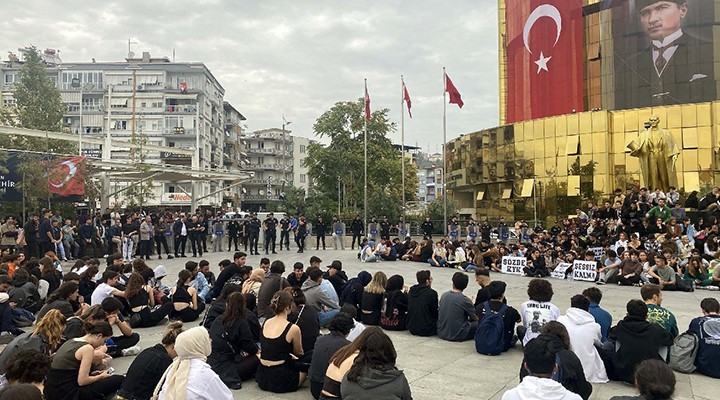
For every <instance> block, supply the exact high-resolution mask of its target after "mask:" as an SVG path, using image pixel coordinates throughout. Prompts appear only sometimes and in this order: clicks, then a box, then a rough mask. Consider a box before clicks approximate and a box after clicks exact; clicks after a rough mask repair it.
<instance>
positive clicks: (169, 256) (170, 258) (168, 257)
mask: <svg viewBox="0 0 720 400" xmlns="http://www.w3.org/2000/svg"><path fill="white" fill-rule="evenodd" d="M173 258H175V257H173V256H171V255H170V254H168V256H167V259H168V260H172V259H173Z"/></svg>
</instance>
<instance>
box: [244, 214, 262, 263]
mask: <svg viewBox="0 0 720 400" xmlns="http://www.w3.org/2000/svg"><path fill="white" fill-rule="evenodd" d="M261 226H262V223H261V222H260V220H259V219H258V217H257V213H255V212H254V213H252V218H250V220H249V221H248V222H247V223H246V224H245V232H246V233H247V235H248V240H249V241H250V255H256V256H259V255H260V253H259V252H258V239H259V237H260V227H261Z"/></svg>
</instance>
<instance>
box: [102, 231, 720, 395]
mask: <svg viewBox="0 0 720 400" xmlns="http://www.w3.org/2000/svg"><path fill="white" fill-rule="evenodd" d="M308 242H309V243H310V242H311V241H308ZM312 242H313V244H314V241H312ZM312 248H313V249H314V247H312ZM356 253H357V252H356V251H350V250H345V251H333V250H326V251H323V250H320V251H315V250H306V252H305V253H303V254H298V253H296V252H295V251H293V250H291V251H289V252H288V251H283V252H280V254H278V255H273V256H274V257H271V258H270V259H271V260H275V259H280V260H282V261H283V262H284V263H285V265H286V268H287V272H286V274H288V273H290V271H291V269H292V265H293V263H295V262H297V261H300V262H302V263H304V264H305V266H306V267H307V266H308V265H309V260H310V257H311V256H313V255H317V256H318V257H320V258H321V259H322V260H323V263H322V265H323V266H325V265H329V264H330V263H331V262H332V261H333V260H335V259H337V260H340V261H342V262H343V270H345V271H346V272H347V275H348V276H349V277H353V276H356V275H357V273H358V272H360V271H362V270H367V271H368V272H370V273H374V272H375V271H379V270H382V271H383V272H385V273H386V274H387V275H388V277H389V276H391V275H394V274H400V275H402V276H403V277H404V278H405V284H406V285H412V284H414V283H415V272H416V271H418V270H419V269H430V270H431V271H432V276H433V288H434V289H435V290H436V291H437V292H438V294H439V295H441V294H442V293H443V292H445V291H447V290H450V288H451V281H450V278H451V276H452V274H453V273H455V272H456V271H457V270H454V269H450V268H431V267H429V266H428V265H426V264H420V263H412V262H402V261H395V262H380V263H370V264H362V263H360V262H359V261H358V260H357V258H356ZM204 258H205V259H207V260H208V261H210V265H211V266H212V270H213V271H214V272H215V274H216V275H217V274H218V267H217V263H218V262H219V261H220V260H222V259H224V258H232V253H230V252H222V253H206V254H205V257H204ZM260 258H261V256H249V257H248V262H247V264H248V265H251V266H253V267H256V266H258V265H259V261H260ZM190 259H191V258H181V259H174V260H153V261H149V262H148V264H149V265H150V266H151V267H153V268H154V267H156V266H158V265H161V264H162V265H165V266H166V267H167V269H168V278H166V281H167V283H168V284H169V283H170V282H171V279H170V278H172V277H174V276H177V273H178V272H179V271H180V269H181V268H182V267H183V265H184V263H185V262H186V261H187V260H190ZM193 260H195V261H199V260H200V259H199V258H196V259H193ZM492 278H493V279H499V280H503V281H505V282H506V283H507V285H508V286H507V292H506V297H507V300H508V304H509V305H511V306H514V307H516V308H519V307H520V304H521V303H522V302H523V301H525V300H527V295H526V288H527V283H528V281H529V279H528V278H523V277H520V276H511V275H500V274H493V275H492ZM551 281H552V283H553V289H554V292H555V295H554V297H553V303H555V304H556V305H557V306H558V307H559V308H560V309H561V310H562V311H563V313H564V312H565V310H566V309H567V308H568V307H569V306H570V297H572V296H573V295H575V294H579V293H580V292H582V290H583V289H585V288H586V287H588V286H589V285H591V284H592V283H588V282H578V281H572V282H571V281H563V280H555V279H552V280H551ZM477 289H478V287H477V285H476V284H475V283H474V280H473V279H472V277H471V280H470V285H469V286H468V289H467V290H466V291H465V294H466V295H468V296H470V297H473V296H474V295H475V293H476V292H477ZM601 290H602V291H603V300H602V304H601V306H602V307H603V308H604V309H606V310H607V311H608V312H610V313H611V314H612V316H613V325H615V323H617V321H618V320H620V319H621V318H622V317H623V316H624V315H625V305H626V303H627V301H628V300H630V299H632V298H638V299H639V298H640V290H639V288H635V287H619V286H615V285H605V286H602V287H601ZM711 296H712V297H720V295H719V294H718V292H709V291H700V290H698V291H695V292H693V293H685V292H666V293H664V295H663V298H664V301H663V306H664V307H666V308H668V309H669V310H671V311H672V312H673V313H674V314H675V316H676V318H677V321H678V327H679V328H680V331H681V332H683V331H684V330H686V329H687V326H688V324H689V323H690V321H691V319H692V318H694V317H696V316H698V315H700V314H701V311H700V306H699V304H700V300H702V299H703V298H705V297H711ZM196 324H197V323H189V324H187V325H188V326H190V327H192V326H196ZM163 330H164V327H163V326H158V327H154V328H146V329H137V332H139V333H140V336H141V340H140V344H139V345H140V346H141V347H142V348H146V347H149V346H152V345H154V344H156V343H158V342H159V340H160V338H161V337H162V333H163ZM388 335H389V336H390V337H391V338H392V340H393V343H394V344H395V348H396V350H397V353H398V362H397V363H398V368H400V369H402V370H404V371H405V375H406V376H407V378H408V380H409V381H410V387H411V389H412V395H413V398H414V399H416V400H436V399H448V400H449V399H500V398H501V397H502V394H503V393H504V392H505V390H507V389H509V388H512V387H514V386H516V385H517V384H518V372H519V369H520V363H521V361H522V349H521V348H520V347H516V348H514V349H511V350H510V351H509V352H507V353H504V354H502V355H501V356H497V357H489V356H483V355H480V354H478V353H477V352H476V351H475V347H474V344H473V342H472V341H468V342H464V343H453V342H446V341H444V340H441V339H439V338H438V337H430V338H424V337H417V336H412V335H410V334H409V333H408V332H388ZM131 362H132V358H131V357H128V358H119V359H117V360H114V361H113V366H114V367H115V368H116V370H117V371H118V372H119V373H124V372H125V371H126V370H127V368H128V367H129V365H130V363H131ZM676 376H677V385H676V391H675V399H678V400H683V399H708V400H709V399H716V398H717V394H715V395H713V394H712V393H713V391H714V390H715V388H716V386H715V385H716V384H717V381H716V380H715V379H712V378H708V377H705V376H702V375H699V374H693V375H684V374H679V373H676ZM234 394H235V398H236V399H305V400H308V399H311V398H312V396H311V395H310V391H309V389H308V383H306V384H305V385H303V387H302V388H301V389H300V390H298V391H297V392H295V393H289V394H273V393H269V392H263V391H261V390H260V389H258V387H257V385H256V384H255V382H253V381H249V382H245V383H244V384H243V388H242V389H240V390H237V391H235V392H234ZM636 394H637V393H636V391H635V389H634V388H633V387H631V386H629V385H626V384H623V383H618V382H610V383H606V384H600V385H598V384H594V385H593V394H592V397H591V399H609V398H610V397H612V396H615V395H636Z"/></svg>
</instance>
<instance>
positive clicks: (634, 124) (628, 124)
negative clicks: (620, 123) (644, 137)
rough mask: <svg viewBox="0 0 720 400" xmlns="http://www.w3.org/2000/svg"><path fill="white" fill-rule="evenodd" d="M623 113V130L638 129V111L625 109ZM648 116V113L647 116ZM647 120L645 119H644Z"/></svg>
mask: <svg viewBox="0 0 720 400" xmlns="http://www.w3.org/2000/svg"><path fill="white" fill-rule="evenodd" d="M623 113H624V114H625V130H626V131H638V130H640V129H639V127H640V125H639V122H638V121H639V119H638V111H637V110H627V111H624V112H623ZM649 117H650V116H649V115H648V118H649ZM645 121H647V119H645Z"/></svg>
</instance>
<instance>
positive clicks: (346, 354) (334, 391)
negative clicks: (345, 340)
mask: <svg viewBox="0 0 720 400" xmlns="http://www.w3.org/2000/svg"><path fill="white" fill-rule="evenodd" d="M376 330H379V328H377V327H369V328H367V329H364V330H363V331H362V332H361V333H360V335H358V337H357V338H355V340H353V341H352V342H350V344H347V345H345V346H343V347H341V348H340V349H339V350H337V351H335V353H333V355H332V356H331V357H330V360H328V366H327V369H326V370H325V377H324V379H323V385H322V390H321V391H320V396H319V399H320V400H328V399H341V398H342V397H341V393H340V382H342V379H343V377H344V376H345V375H346V374H347V372H348V371H349V370H350V367H352V365H353V363H354V362H355V358H356V357H357V355H358V352H359V350H360V347H361V346H363V345H364V344H365V341H366V340H367V338H368V337H369V336H370V335H372V334H374V333H375V331H376ZM311 391H312V387H311Z"/></svg>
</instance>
